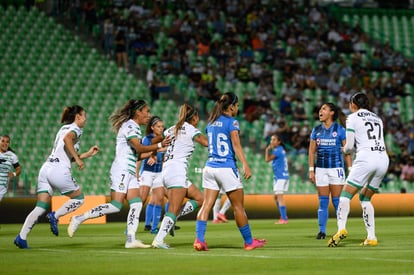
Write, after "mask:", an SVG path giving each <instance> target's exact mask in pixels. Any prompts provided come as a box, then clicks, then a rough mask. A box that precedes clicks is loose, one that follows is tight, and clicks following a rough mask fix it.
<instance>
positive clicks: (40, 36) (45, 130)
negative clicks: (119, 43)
mask: <svg viewBox="0 0 414 275" xmlns="http://www.w3.org/2000/svg"><path fill="white" fill-rule="evenodd" d="M329 12H330V13H328V14H330V15H332V16H333V17H336V18H338V19H339V20H341V21H343V22H345V23H348V24H350V25H351V26H354V25H355V23H357V22H358V23H359V24H360V26H361V28H362V29H363V30H364V31H365V32H366V33H369V34H372V37H371V38H370V39H371V40H370V41H369V43H366V44H364V45H363V46H364V47H365V48H364V49H365V50H366V55H364V56H365V57H364V60H365V62H368V61H369V60H370V59H371V58H372V55H373V53H374V51H375V48H376V47H381V45H383V44H384V43H387V41H390V42H391V44H392V46H393V47H394V48H395V49H397V50H399V51H401V53H403V54H404V55H405V56H406V57H412V54H413V53H412V51H411V45H412V44H413V42H414V41H413V39H414V38H413V36H412V35H411V33H412V28H411V27H410V26H412V25H413V24H414V13H413V12H412V11H411V10H404V11H402V10H400V11H393V12H391V13H390V12H385V11H384V10H380V9H354V8H340V7H335V6H334V7H333V8H332V9H330V10H329ZM179 14H180V16H181V18H184V17H185V16H186V15H185V14H186V13H184V12H183V11H181V10H180V13H179ZM190 15H191V13H190ZM192 16H194V15H192ZM222 16H223V17H225V14H224V13H223V14H222ZM304 18H306V16H305V15H304V16H303V18H302V19H303V20H301V22H302V23H303V24H304V25H306V24H307V22H306V20H305V19H304ZM160 21H161V22H162V23H161V25H162V26H163V27H164V28H165V27H169V26H171V25H172V24H173V17H172V16H171V14H166V15H165V16H163V17H161V18H160ZM0 28H1V29H2V30H4V31H2V32H1V34H0V52H1V53H2V54H1V56H0V66H1V67H2V68H3V69H2V73H1V74H0V90H1V91H2V92H1V94H0V106H2V109H3V108H4V107H3V106H5V107H6V109H3V110H5V111H3V112H2V116H1V117H0V132H1V133H8V134H10V135H11V136H12V139H13V140H14V143H15V144H14V147H15V148H16V150H17V152H18V155H19V158H20V161H21V162H22V163H23V176H22V178H21V180H20V182H21V183H20V185H23V190H24V192H23V193H18V194H17V193H16V194H13V193H12V195H33V193H34V192H35V186H36V178H37V173H38V171H39V169H40V166H41V164H42V163H43V161H44V159H45V158H46V157H47V155H48V153H49V150H50V148H51V145H52V144H51V143H52V141H53V139H54V136H53V135H54V133H55V132H56V129H57V128H58V127H59V123H58V121H59V118H60V114H61V111H62V110H63V107H64V106H65V105H70V104H74V103H76V104H79V105H82V106H84V107H85V108H86V110H87V112H88V123H87V125H86V127H85V137H84V139H83V142H82V146H83V147H85V148H87V147H88V146H90V145H93V144H95V143H96V144H98V145H99V146H100V148H101V150H102V152H101V153H100V155H99V157H97V158H96V159H94V160H91V161H88V162H87V163H86V169H85V170H84V171H82V172H81V173H78V172H75V175H76V177H77V179H78V181H79V183H80V184H82V186H83V189H84V191H85V193H87V194H106V193H107V192H108V186H109V182H108V174H109V167H110V164H111V160H112V157H113V154H114V152H113V150H114V137H115V134H114V133H113V132H111V130H110V129H109V123H108V121H107V118H108V117H109V115H110V114H111V113H112V112H113V111H114V109H115V108H116V107H119V106H121V105H122V104H123V103H124V102H125V101H126V100H127V99H128V98H131V97H139V98H144V99H146V100H148V101H150V100H151V98H150V95H149V91H148V88H147V84H146V83H145V72H146V70H147V69H148V68H149V66H150V65H151V64H154V63H156V64H158V63H160V62H161V55H162V52H163V51H164V50H166V49H167V48H168V45H169V44H171V43H172V42H174V41H172V38H171V37H169V36H168V34H167V33H166V32H163V31H160V32H157V33H156V34H154V36H155V41H156V42H157V44H158V45H159V48H158V50H157V55H149V56H146V55H138V56H137V59H136V64H137V66H138V67H136V69H137V71H135V73H136V74H137V75H138V78H136V77H135V76H134V75H133V74H132V73H129V72H127V71H126V70H124V69H123V68H118V67H117V65H116V63H115V62H114V61H113V60H112V59H109V60H108V58H107V57H106V56H105V55H103V54H102V53H101V52H100V51H99V47H98V48H92V47H90V43H86V42H85V41H84V39H82V38H80V36H79V35H77V34H75V35H74V34H73V32H72V31H70V30H68V29H67V28H65V27H64V26H63V25H62V24H59V23H57V21H56V20H55V18H53V17H50V16H47V15H46V14H45V13H44V12H40V11H39V10H38V9H36V8H31V9H29V10H26V9H25V8H24V7H23V5H20V6H18V7H17V8H15V7H13V6H10V5H9V6H0ZM208 30H209V31H210V34H212V35H213V36H214V37H215V39H216V40H222V39H223V37H222V36H221V35H220V34H219V33H216V32H214V31H213V25H209V28H208ZM96 32H97V33H99V30H98V31H96ZM240 36H241V37H242V38H243V39H242V40H243V41H245V40H247V35H246V34H241V35H240ZM283 46H284V48H285V50H286V51H287V52H294V51H295V49H294V48H293V47H291V46H288V45H287V44H284V45H283ZM241 51H242V47H239V46H238V47H237V52H238V53H241ZM187 53H188V57H189V62H190V65H191V66H193V65H195V64H196V63H197V62H198V59H197V55H196V53H195V51H187ZM253 57H255V58H256V59H263V58H265V57H264V56H262V55H260V54H257V53H255V55H254V56H253ZM342 57H343V58H344V60H345V61H346V62H348V63H352V58H353V55H352V53H347V54H344V55H342ZM208 60H209V62H210V63H211V64H217V63H218V61H217V59H216V58H215V57H213V56H210V57H209V58H208ZM307 61H309V62H311V63H312V66H313V67H315V68H316V67H317V66H316V65H317V63H316V62H315V61H314V60H312V59H308V60H307ZM206 63H207V61H206ZM369 74H370V77H371V82H373V81H374V80H375V79H377V78H378V77H379V76H381V75H384V76H386V77H390V76H392V73H391V72H389V71H386V70H385V71H375V70H370V71H369ZM271 75H272V82H273V83H272V84H273V87H274V90H273V93H274V94H275V96H276V98H277V100H275V101H272V102H271V108H272V109H273V110H278V109H279V99H280V98H281V96H282V93H283V91H284V90H283V87H286V77H285V76H286V72H285V71H284V70H283V69H272V70H271ZM163 80H164V81H165V82H166V83H167V84H168V85H169V86H170V87H171V88H172V93H171V95H167V97H162V98H161V99H160V100H157V101H154V103H153V104H152V106H151V112H152V113H153V114H157V115H161V116H162V118H163V119H164V122H165V124H166V125H171V124H172V123H174V122H175V120H176V118H177V115H178V105H179V104H180V102H183V101H187V102H189V103H191V104H194V105H196V106H197V107H200V105H199V104H200V102H199V99H198V97H197V93H196V91H195V88H189V87H192V86H189V77H188V75H186V74H183V73H181V74H178V75H175V74H168V75H165V76H164V79H163ZM345 80H346V79H342V81H345ZM412 84H413V83H406V84H404V86H403V87H404V92H405V94H406V95H407V96H401V97H399V101H397V102H384V103H383V104H382V106H381V107H382V109H381V111H382V113H384V114H387V113H390V112H391V113H392V112H394V111H397V112H398V114H399V115H400V118H401V120H402V122H403V123H404V124H406V123H408V121H410V120H412V119H414V110H413V109H414V108H413V104H412V98H413V97H414V89H413V85H412ZM216 87H217V88H218V89H219V90H220V91H223V92H226V91H235V92H236V93H237V94H238V96H239V97H240V98H241V99H244V98H245V97H246V96H247V95H248V94H254V93H255V91H256V89H257V84H256V83H254V82H252V81H249V82H241V81H236V82H231V81H229V80H227V79H226V78H225V77H224V76H220V77H217V82H216ZM303 98H305V99H307V100H306V101H305V109H306V114H307V115H308V117H312V110H313V107H314V106H315V105H316V104H317V103H318V100H320V99H321V98H327V99H329V100H331V101H337V100H338V98H337V95H331V94H329V93H328V92H327V91H326V90H323V89H320V88H307V89H304V90H303ZM241 103H242V100H241ZM212 104H213V102H212V101H210V102H208V104H207V110H211V108H212ZM295 104H296V103H295V102H293V103H292V105H293V107H294V106H295ZM241 107H242V108H243V107H245V106H243V105H242V106H241ZM263 117H264V116H263V115H262V116H260V117H259V119H256V120H254V121H251V122H250V121H247V120H245V119H244V116H243V114H241V115H240V117H239V120H240V127H241V135H242V141H243V144H244V146H245V151H246V154H247V157H248V159H249V161H250V164H251V166H252V168H253V171H255V173H254V176H253V179H251V180H249V181H248V182H246V184H245V188H246V193H270V192H271V184H272V171H271V167H270V165H268V164H266V163H265V162H264V158H263V151H262V149H263V148H264V146H266V144H265V142H264V140H263V128H264V118H263ZM285 119H286V121H287V122H288V123H289V125H290V126H292V123H293V121H292V118H291V116H286V117H285ZM313 123H314V122H312V124H313ZM300 125H301V126H303V124H300ZM204 127H205V120H202V121H200V129H202V130H203V129H204ZM396 138H397V139H398V137H397V136H396V135H395V133H391V132H390V133H389V134H387V145H388V148H389V150H390V152H392V153H398V152H399V153H401V148H400V146H399V145H398V144H397V143H396V142H395V139H396ZM288 147H289V149H291V150H289V162H290V170H291V174H292V178H291V186H290V190H289V193H314V192H315V190H314V188H313V186H312V185H311V184H310V182H309V181H307V174H306V170H307V169H304V167H305V168H306V167H307V156H306V155H305V154H297V153H296V151H295V148H293V147H292V145H291V144H288ZM195 150H196V151H195V154H194V155H193V158H192V160H191V162H190V166H189V177H190V180H192V181H193V182H194V183H195V184H197V185H198V186H200V184H201V174H200V172H201V168H202V167H203V166H204V162H205V159H206V151H205V150H204V149H203V148H201V147H200V146H196V149H195ZM385 183H386V184H384V187H383V190H384V191H386V192H400V188H401V187H402V186H403V183H402V182H401V180H400V179H399V177H398V176H396V175H395V174H394V173H390V177H389V178H387V179H386V181H385ZM406 187H407V188H408V190H409V191H411V190H413V187H412V186H411V185H407V186H406Z"/></svg>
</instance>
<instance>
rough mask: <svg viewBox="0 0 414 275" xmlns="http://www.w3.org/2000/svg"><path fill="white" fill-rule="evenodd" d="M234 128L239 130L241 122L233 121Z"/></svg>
mask: <svg viewBox="0 0 414 275" xmlns="http://www.w3.org/2000/svg"><path fill="white" fill-rule="evenodd" d="M233 126H234V127H237V128H239V122H238V121H237V120H234V121H233Z"/></svg>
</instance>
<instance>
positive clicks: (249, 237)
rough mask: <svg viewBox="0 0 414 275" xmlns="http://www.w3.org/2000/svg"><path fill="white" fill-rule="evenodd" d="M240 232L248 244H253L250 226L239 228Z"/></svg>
mask: <svg viewBox="0 0 414 275" xmlns="http://www.w3.org/2000/svg"><path fill="white" fill-rule="evenodd" d="M239 231H240V233H241V235H242V237H243V240H244V242H245V243H247V244H252V242H253V237H252V231H251V230H250V225H249V224H246V225H245V226H243V227H239Z"/></svg>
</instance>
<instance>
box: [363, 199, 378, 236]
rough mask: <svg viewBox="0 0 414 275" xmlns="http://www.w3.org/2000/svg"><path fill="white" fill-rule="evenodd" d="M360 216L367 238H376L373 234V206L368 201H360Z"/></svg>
mask: <svg viewBox="0 0 414 275" xmlns="http://www.w3.org/2000/svg"><path fill="white" fill-rule="evenodd" d="M361 207H362V218H363V219H364V223H365V229H366V230H367V233H368V236H367V239H368V240H376V239H377V237H376V236H375V215H374V214H375V211H374V206H373V205H372V203H371V202H370V201H362V202H361Z"/></svg>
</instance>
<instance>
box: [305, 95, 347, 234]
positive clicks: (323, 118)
mask: <svg viewBox="0 0 414 275" xmlns="http://www.w3.org/2000/svg"><path fill="white" fill-rule="evenodd" d="M339 115H340V111H339V109H338V107H337V106H336V105H335V104H333V103H325V104H323V105H322V106H321V108H320V110H319V121H320V122H322V123H321V124H320V125H318V126H316V127H315V128H314V129H313V130H312V133H311V137H310V144H309V159H308V162H309V180H310V181H311V182H313V183H314V184H315V185H316V188H317V190H318V198H319V209H318V224H319V233H318V234H317V236H316V239H318V240H320V239H325V238H326V224H327V222H328V217H329V211H328V207H329V195H331V200H332V204H333V206H334V208H335V213H336V211H337V209H338V204H339V196H340V194H341V190H342V187H343V185H344V183H345V170H344V156H343V153H342V149H341V148H342V147H343V146H344V145H345V139H346V136H345V128H344V127H343V126H342V125H341V124H339V123H338V122H336V120H337V119H338V117H339ZM341 115H342V114H341ZM315 156H316V160H315ZM345 160H346V164H347V167H348V169H350V168H351V157H350V156H349V155H347V156H346V157H345Z"/></svg>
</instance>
